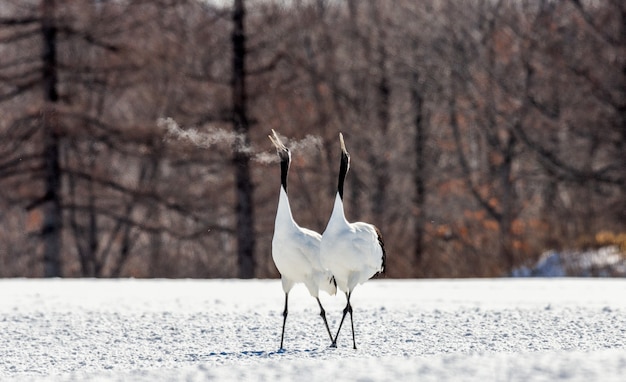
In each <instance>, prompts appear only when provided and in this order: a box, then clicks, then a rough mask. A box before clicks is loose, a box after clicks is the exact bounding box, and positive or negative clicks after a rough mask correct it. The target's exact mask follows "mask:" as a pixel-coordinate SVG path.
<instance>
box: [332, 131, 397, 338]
mask: <svg viewBox="0 0 626 382" xmlns="http://www.w3.org/2000/svg"><path fill="white" fill-rule="evenodd" d="M339 140H340V143H341V165H340V167H339V181H338V184H337V196H336V197H335V204H334V206H333V212H332V214H331V216H330V219H329V221H328V224H327V226H326V229H325V230H324V233H323V234H322V242H321V245H320V259H321V262H322V265H323V267H324V268H326V269H328V270H329V271H330V272H331V273H332V274H333V276H334V277H335V280H336V282H337V287H339V289H340V290H342V291H343V292H344V293H345V294H346V299H347V304H346V307H345V308H344V310H343V316H342V318H341V322H340V324H339V329H338V330H337V334H336V335H335V338H334V340H333V342H332V345H331V346H333V347H335V346H337V337H339V332H340V331H341V326H342V325H343V321H344V319H345V318H346V314H347V313H350V322H351V327H352V344H353V347H354V349H356V340H355V336H354V322H353V320H352V306H351V304H350V296H351V295H352V291H353V290H354V288H355V287H356V286H357V285H359V284H362V283H364V282H365V281H367V280H369V279H370V278H372V277H373V276H374V275H376V274H377V273H381V272H383V271H384V269H385V260H386V254H385V247H384V245H383V241H382V236H381V234H380V231H379V230H378V229H377V228H376V227H375V226H373V225H372V224H368V223H363V222H357V223H349V222H348V221H347V220H346V217H345V214H344V210H343V184H344V180H345V177H346V174H347V173H348V170H349V168H350V155H349V154H348V151H347V150H346V147H345V143H344V140H343V135H342V134H341V133H340V134H339Z"/></svg>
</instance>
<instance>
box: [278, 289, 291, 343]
mask: <svg viewBox="0 0 626 382" xmlns="http://www.w3.org/2000/svg"><path fill="white" fill-rule="evenodd" d="M288 297H289V293H285V310H284V311H283V332H282V334H281V335H280V350H283V340H284V339H285V323H287V299H288Z"/></svg>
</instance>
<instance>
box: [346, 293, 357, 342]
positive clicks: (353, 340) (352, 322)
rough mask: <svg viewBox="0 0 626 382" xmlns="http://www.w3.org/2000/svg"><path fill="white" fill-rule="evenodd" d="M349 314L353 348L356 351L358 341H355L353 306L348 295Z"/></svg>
mask: <svg viewBox="0 0 626 382" xmlns="http://www.w3.org/2000/svg"><path fill="white" fill-rule="evenodd" d="M348 312H350V326H351V327H352V348H353V349H354V350H356V340H355V339H354V321H353V320H352V305H350V295H348Z"/></svg>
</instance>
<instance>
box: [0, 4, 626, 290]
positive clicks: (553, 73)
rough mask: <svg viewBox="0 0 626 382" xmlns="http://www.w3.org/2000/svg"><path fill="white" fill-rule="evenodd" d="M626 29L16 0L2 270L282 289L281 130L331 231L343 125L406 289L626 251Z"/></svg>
mask: <svg viewBox="0 0 626 382" xmlns="http://www.w3.org/2000/svg"><path fill="white" fill-rule="evenodd" d="M625 25H626V7H625V5H624V4H623V2H621V1H616V0H615V1H613V0H611V1H607V2H591V1H578V0H560V1H542V0H539V1H522V2H514V3H511V2H506V1H478V0H476V1H471V2H455V1H443V2H441V1H436V2H435V1H432V2H430V1H428V2H417V3H416V2H411V1H396V2H393V3H391V2H385V1H377V0H373V1H364V2H361V1H351V0H346V1H336V2H328V1H295V2H288V3H283V2H272V1H260V0H259V1H252V2H250V1H248V2H244V1H243V0H235V1H233V3H232V4H231V5H222V4H221V3H215V4H213V3H210V2H201V1H195V0H184V1H169V0H157V1H143V0H135V1H131V0H129V1H88V0H85V1H79V0H66V1H61V0H30V1H18V0H9V1H5V2H4V3H3V4H2V5H0V224H1V225H2V228H3V229H2V231H1V232H0V276H90V277H118V276H136V277H245V278H248V277H270V276H275V275H276V270H275V269H274V266H273V264H272V261H271V256H270V243H271V235H272V230H273V217H274V213H275V208H276V202H277V190H278V186H279V182H278V174H279V170H278V166H277V164H276V163H271V161H270V160H268V159H267V158H270V159H271V158H273V157H274V153H273V151H272V150H271V145H270V144H269V141H268V140H267V138H266V135H267V134H268V133H269V132H270V129H272V128H273V129H276V130H277V131H278V132H279V133H281V134H282V135H284V136H285V137H286V139H289V140H290V142H291V145H292V148H293V155H294V161H293V171H292V175H291V176H292V179H291V181H292V183H293V185H292V189H293V191H292V201H291V202H292V208H293V210H294V214H295V218H296V219H297V220H298V221H299V223H300V224H301V225H303V226H307V227H310V228H313V229H316V230H318V231H319V230H322V229H323V228H324V226H325V224H326V220H327V219H328V215H329V213H330V210H331V208H332V195H333V192H334V187H335V186H334V183H335V181H336V172H337V166H338V162H337V161H338V139H337V136H338V133H339V132H340V131H341V132H343V133H344V135H345V136H346V140H347V142H349V146H350V150H351V153H352V157H353V161H352V171H351V173H350V175H349V178H348V181H347V182H348V183H347V185H346V203H347V204H346V208H347V216H348V217H349V218H350V219H351V220H360V219H363V220H367V221H372V222H374V223H375V224H376V225H377V226H379V227H380V228H381V229H382V230H383V233H384V235H385V238H386V246H387V247H388V252H389V254H390V256H389V265H388V270H389V274H390V275H391V276H395V277H416V276H418V277H436V276H447V277H455V276H493V275H502V274H506V273H507V272H509V271H510V270H511V269H512V268H514V267H516V266H519V265H521V264H526V263H529V262H532V261H534V260H535V259H536V258H537V257H538V256H539V255H540V254H541V252H542V251H544V250H547V249H551V248H563V247H574V248H580V247H585V246H594V245H599V244H600V243H599V242H600V241H602V243H604V244H606V241H607V240H606V238H607V237H613V238H614V242H615V243H616V244H620V243H621V241H620V240H622V239H619V237H620V236H619V234H620V233H624V232H625V231H626V226H625V225H626V197H625V190H626V155H624V153H626V122H625V121H626V116H625V110H626V26H625ZM165 118H171V119H170V120H166V119H165ZM174 121H175V122H174ZM173 125H176V126H173ZM172 131H176V132H178V133H177V134H178V136H173V135H172ZM184 134H187V135H186V136H183V135H184ZM189 137H196V138H197V137H200V138H198V139H201V140H202V141H201V142H199V141H198V139H195V141H194V139H192V138H189ZM599 237H601V238H603V239H602V240H599V239H598V238H599ZM621 237H623V236H621ZM610 241H611V240H609V242H610ZM622 245H623V246H624V247H626V245H625V244H624V243H622Z"/></svg>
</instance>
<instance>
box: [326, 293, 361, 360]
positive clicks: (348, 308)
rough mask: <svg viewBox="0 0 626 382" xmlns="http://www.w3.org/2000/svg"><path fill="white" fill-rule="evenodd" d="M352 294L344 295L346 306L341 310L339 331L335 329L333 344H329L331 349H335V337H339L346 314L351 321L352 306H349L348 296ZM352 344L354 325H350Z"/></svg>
mask: <svg viewBox="0 0 626 382" xmlns="http://www.w3.org/2000/svg"><path fill="white" fill-rule="evenodd" d="M351 294H352V293H346V298H347V299H348V303H347V304H346V307H345V308H343V316H341V322H340V323H339V329H337V334H336V335H335V339H334V340H333V343H332V344H330V347H331V348H336V347H337V337H339V332H340V331H341V326H342V325H343V320H344V319H345V318H346V314H348V312H350V321H352V305H350V295H351ZM352 342H353V343H354V324H352ZM354 346H355V349H356V344H355V345H354Z"/></svg>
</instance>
